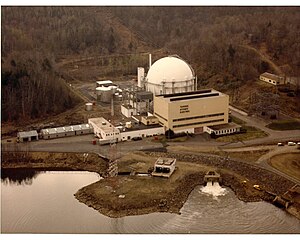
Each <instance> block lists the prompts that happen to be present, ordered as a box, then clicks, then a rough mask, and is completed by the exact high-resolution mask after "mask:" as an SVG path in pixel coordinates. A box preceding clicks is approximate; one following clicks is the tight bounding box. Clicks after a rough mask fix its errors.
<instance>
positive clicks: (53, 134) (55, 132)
mask: <svg viewBox="0 0 300 240" xmlns="http://www.w3.org/2000/svg"><path fill="white" fill-rule="evenodd" d="M90 133H93V128H92V126H91V125H89V124H80V125H72V126H64V127H58V128H46V129H42V130H41V136H42V138H43V139H54V138H61V137H70V136H76V135H84V134H90Z"/></svg>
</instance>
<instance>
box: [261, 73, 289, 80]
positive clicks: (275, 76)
mask: <svg viewBox="0 0 300 240" xmlns="http://www.w3.org/2000/svg"><path fill="white" fill-rule="evenodd" d="M260 76H263V77H267V78H269V79H272V80H275V81H280V80H282V79H283V77H281V76H278V75H276V74H273V73H268V72H264V73H263V74H261V75H260Z"/></svg>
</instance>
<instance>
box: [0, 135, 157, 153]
mask: <svg viewBox="0 0 300 240" xmlns="http://www.w3.org/2000/svg"><path fill="white" fill-rule="evenodd" d="M93 139H94V135H92V134H89V135H84V136H74V137H67V138H58V139H51V140H39V141H33V142H30V143H3V144H2V151H35V152H39V151H41V152H82V153H87V152H95V153H100V154H102V155H103V156H109V155H110V154H111V148H110V146H109V145H103V146H100V145H93V144H92V141H93ZM161 147H162V144H161V143H156V142H152V141H151V139H150V138H147V139H143V140H142V141H138V142H133V141H131V142H120V143H118V144H116V153H117V154H118V156H121V155H125V154H126V153H128V152H132V151H139V150H146V149H155V148H161Z"/></svg>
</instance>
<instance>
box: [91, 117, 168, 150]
mask: <svg viewBox="0 0 300 240" xmlns="http://www.w3.org/2000/svg"><path fill="white" fill-rule="evenodd" d="M88 122H89V124H91V125H92V126H93V129H94V134H95V136H97V137H98V138H99V139H100V140H99V142H100V144H101V142H105V143H107V142H108V140H110V141H113V142H120V141H130V140H132V139H133V140H134V139H135V138H143V137H152V136H156V135H162V134H164V128H163V127H162V126H160V125H159V124H156V125H150V126H146V125H144V124H139V123H138V122H135V121H132V122H126V125H125V126H117V127H115V126H113V125H112V124H111V123H110V122H109V121H107V120H106V119H105V118H103V117H100V118H90V119H89V120H88Z"/></svg>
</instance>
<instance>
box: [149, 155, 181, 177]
mask: <svg viewBox="0 0 300 240" xmlns="http://www.w3.org/2000/svg"><path fill="white" fill-rule="evenodd" d="M175 164H176V159H175V158H163V157H159V158H158V159H157V160H156V162H155V164H154V171H153V172H152V176H156V177H167V178H169V177H170V176H171V175H172V173H173V172H174V171H175Z"/></svg>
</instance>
